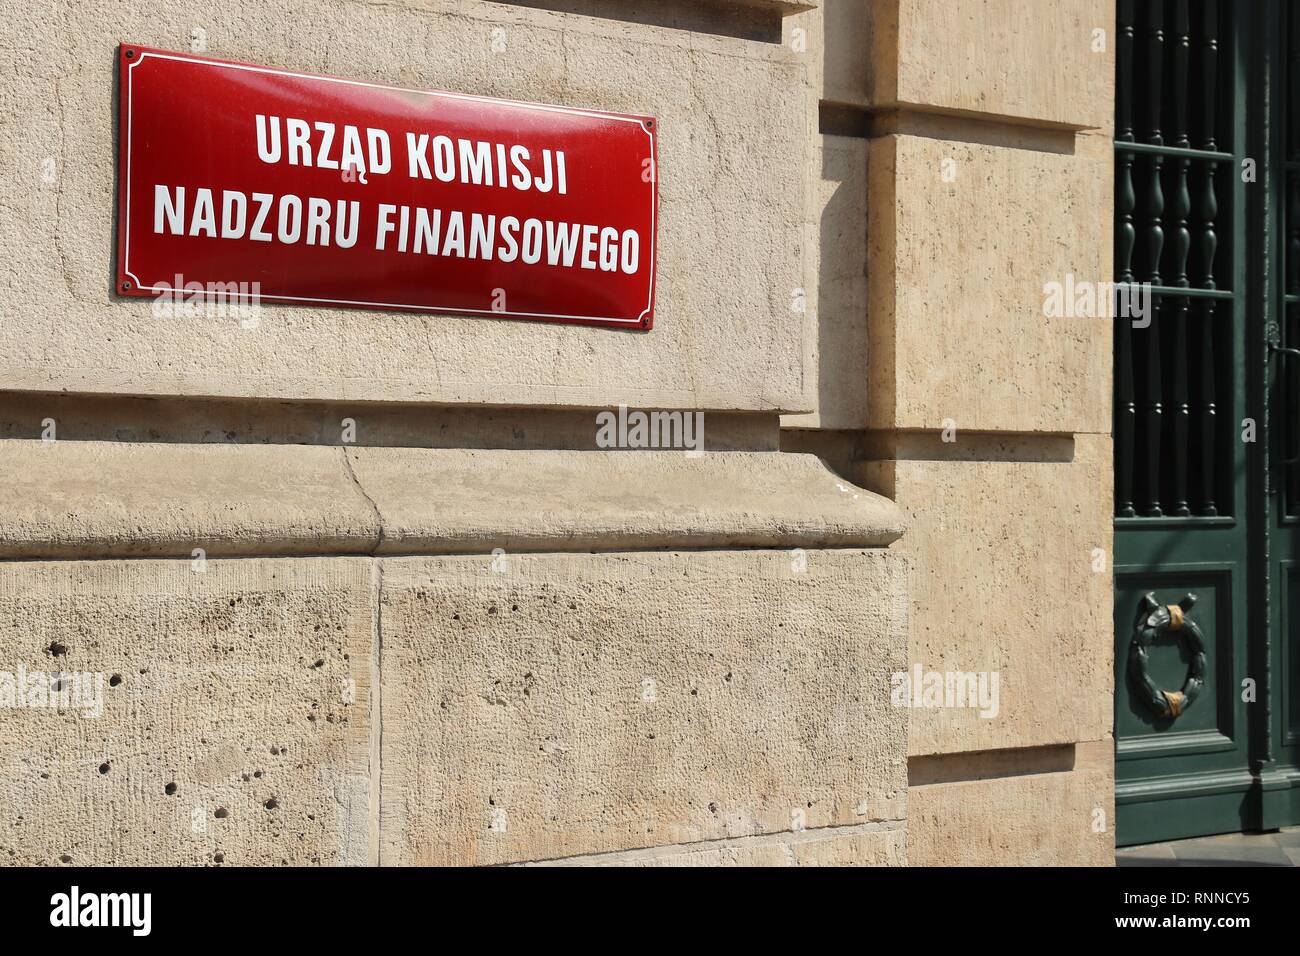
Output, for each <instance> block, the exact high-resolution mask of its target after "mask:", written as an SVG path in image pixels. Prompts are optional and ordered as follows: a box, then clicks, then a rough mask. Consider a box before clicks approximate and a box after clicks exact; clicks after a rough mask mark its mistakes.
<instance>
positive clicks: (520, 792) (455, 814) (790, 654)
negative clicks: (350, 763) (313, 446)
mask: <svg viewBox="0 0 1300 956" xmlns="http://www.w3.org/2000/svg"><path fill="white" fill-rule="evenodd" d="M382 565H383V576H382V582H383V583H382V595H381V606H380V620H381V628H382V631H383V635H384V637H383V648H384V649H383V662H384V663H383V675H384V678H383V687H382V692H381V700H382V713H383V728H384V730H383V770H382V780H383V785H382V792H383V807H382V819H381V834H380V839H381V847H380V854H381V860H382V862H383V863H385V864H390V863H391V864H405V863H421V864H424V863H439V864H467V863H482V864H489V863H511V862H523V861H529V860H553V859H559V858H563V857H570V856H576V855H582V854H594V853H607V852H615V851H620V850H627V849H634V848H643V847H656V846H665V845H680V844H689V843H696V842H700V841H707V840H720V839H732V838H739V837H752V836H757V835H761V834H772V833H780V832H784V831H793V830H798V829H801V828H804V827H806V828H807V829H809V830H813V829H817V828H821V827H827V826H844V825H851V824H861V823H871V822H881V821H886V820H895V821H896V820H898V819H901V816H902V813H903V802H902V800H901V795H902V794H903V793H904V792H905V787H904V777H905V773H906V767H905V761H904V758H903V752H904V749H905V736H906V714H905V713H900V712H899V711H897V710H894V709H893V708H892V707H891V706H890V703H889V693H888V689H889V684H888V676H889V673H890V672H891V671H892V670H893V669H894V668H895V667H896V666H897V665H898V663H899V662H900V661H901V660H902V655H903V637H902V628H903V627H904V624H905V622H904V621H903V615H904V603H903V588H904V570H905V568H904V564H903V562H902V561H901V560H900V559H899V558H898V557H896V556H894V555H892V554H891V553H890V552H888V551H883V550H877V551H866V552H863V551H809V552H806V553H804V554H800V555H793V556H792V555H791V554H789V553H782V552H770V551H769V552H749V551H731V552H697V553H680V552H676V553H674V552H640V553H621V554H603V555H535V556H529V555H523V556H510V558H509V560H508V562H507V563H506V564H505V565H504V566H498V567H497V568H496V569H495V570H494V569H493V566H492V565H491V563H490V562H488V561H486V560H484V559H483V558H480V557H472V556H471V557H454V556H453V557H443V558H394V559H384V560H383V561H382ZM800 568H802V569H803V570H799V569H800ZM809 852H813V851H809ZM814 855H815V854H814ZM832 856H833V854H832Z"/></svg>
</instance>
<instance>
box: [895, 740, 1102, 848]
mask: <svg viewBox="0 0 1300 956" xmlns="http://www.w3.org/2000/svg"><path fill="white" fill-rule="evenodd" d="M1113 788H1114V776H1113V773H1112V771H1111V769H1110V766H1109V764H1107V765H1105V766H1096V767H1089V768H1086V769H1076V770H1072V771H1067V772H1062V773H1044V774H1028V775H1025V776H1019V777H999V778H994V779H989V780H974V781H966V782H961V783H942V784H933V785H930V786H923V787H913V788H912V789H911V790H910V791H909V793H908V826H907V859H908V863H909V865H911V866H1113V865H1114V862H1115V826H1114V820H1115V814H1114V799H1113ZM1098 827H1101V828H1102V829H1100V830H1099V829H1098Z"/></svg>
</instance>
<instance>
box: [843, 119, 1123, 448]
mask: <svg viewBox="0 0 1300 956" xmlns="http://www.w3.org/2000/svg"><path fill="white" fill-rule="evenodd" d="M1075 142H1076V143H1077V147H1076V150H1075V152H1074V154H1073V155H1071V154H1057V153H1047V152H1042V151H1038V150H1030V149H1017V148H1011V147H1009V146H990V145H981V144H976V143H958V142H945V141H943V140H939V139H933V138H928V137H921V136H905V135H890V136H885V137H882V138H880V139H877V140H873V141H872V143H871V153H870V157H869V170H870V180H869V182H870V185H869V188H870V193H869V196H870V210H871V215H870V217H869V222H868V275H869V276H871V277H872V278H871V282H870V289H869V295H870V299H869V306H868V308H869V315H870V327H871V337H870V342H869V345H868V355H869V357H870V360H871V366H870V375H869V379H868V381H869V393H868V399H867V403H868V417H869V420H870V422H871V424H872V426H873V427H877V428H884V429H894V428H900V429H931V430H936V431H937V430H938V429H940V428H942V427H944V423H945V421H951V422H953V423H954V424H955V426H956V427H957V428H958V429H965V430H975V431H1023V432H1099V433H1108V432H1109V431H1110V421H1111V412H1110V401H1111V338H1112V335H1113V323H1112V321H1111V320H1110V319H1109V318H1107V317H1106V316H1105V314H1104V313H1103V314H1091V315H1084V316H1077V315H1071V314H1064V315H1059V316H1056V315H1052V316H1049V315H1048V314H1046V313H1047V311H1048V309H1047V296H1046V295H1045V291H1044V290H1045V287H1046V286H1047V285H1048V283H1053V282H1055V283H1058V284H1061V287H1062V288H1065V284H1066V283H1067V281H1069V282H1073V283H1075V284H1076V286H1077V284H1078V283H1080V282H1087V283H1091V284H1093V285H1092V287H1093V288H1094V289H1096V288H1099V284H1101V283H1106V284H1109V282H1110V279H1111V255H1112V253H1111V232H1110V226H1109V222H1110V220H1109V212H1108V210H1109V209H1110V208H1111V207H1110V203H1111V172H1110V163H1111V160H1110V146H1109V144H1108V143H1105V142H1102V141H1101V138H1100V137H1088V136H1080V137H1077V138H1076V140H1075ZM1081 221H1087V222H1092V223H1095V228H1093V229H1083V230H1081V229H1080V227H1079V223H1080V222H1081ZM1067 277H1072V278H1067ZM1103 300H1104V301H1108V299H1107V297H1105V296H1103ZM1071 301H1072V303H1074V302H1077V301H1078V300H1077V299H1076V298H1072V299H1071ZM1085 305H1086V303H1085ZM1075 311H1076V312H1077V311H1078V309H1076V310H1075ZM1084 311H1086V309H1085V310H1084Z"/></svg>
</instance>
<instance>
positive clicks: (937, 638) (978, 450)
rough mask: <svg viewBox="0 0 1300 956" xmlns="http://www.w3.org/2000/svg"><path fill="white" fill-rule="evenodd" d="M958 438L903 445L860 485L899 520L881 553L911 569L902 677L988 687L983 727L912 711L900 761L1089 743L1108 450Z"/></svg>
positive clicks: (1102, 714)
mask: <svg viewBox="0 0 1300 956" xmlns="http://www.w3.org/2000/svg"><path fill="white" fill-rule="evenodd" d="M957 439H958V440H957V441H956V442H955V443H953V444H951V445H944V444H941V443H940V442H938V441H937V440H936V441H934V442H930V443H928V444H923V443H921V442H914V443H912V444H910V445H909V444H906V443H904V444H902V445H901V446H900V450H899V451H898V452H897V453H898V454H899V455H900V459H901V460H894V461H889V462H877V463H871V464H868V465H866V466H865V467H864V468H863V474H862V477H863V480H864V481H865V482H866V483H867V484H868V486H869V487H875V488H877V489H878V490H881V491H884V492H885V493H889V491H890V489H892V491H893V494H894V495H895V496H896V498H897V501H898V504H899V506H900V507H901V508H902V509H903V510H904V511H905V512H906V513H907V515H908V517H909V520H910V525H909V530H908V533H907V534H906V535H904V536H903V538H902V539H900V540H899V542H898V543H897V544H896V545H895V546H894V547H895V548H896V549H898V550H900V551H902V552H903V553H904V554H908V555H911V556H912V564H913V573H912V582H911V584H912V587H911V607H912V610H911V615H910V621H911V638H910V645H909V668H914V667H915V666H916V665H918V664H919V665H921V668H922V673H923V674H927V673H930V672H938V673H944V674H946V673H948V672H965V673H976V674H978V673H988V674H993V673H996V674H997V676H998V706H997V712H996V714H995V715H993V716H990V717H982V716H980V712H979V710H978V709H975V708H970V707H954V706H945V707H941V708H932V707H921V708H914V709H913V710H912V712H911V741H910V749H909V753H911V754H913V755H919V754H934V753H952V752H956V751H981V750H994V749H1001V748H1008V747H1029V746H1038V745H1046V744H1057V743H1070V742H1073V741H1077V740H1095V739H1098V738H1100V737H1102V736H1104V735H1105V734H1107V733H1108V732H1109V731H1110V727H1111V722H1112V708H1111V703H1112V685H1113V683H1114V676H1113V666H1112V664H1113V656H1114V649H1113V644H1114V634H1113V626H1114V625H1113V622H1112V619H1111V605H1112V601H1113V598H1112V590H1111V588H1112V576H1111V554H1112V546H1111V542H1112V528H1111V500H1112V499H1111V442H1110V438H1109V437H1107V436H1101V435H1077V436H1075V438H1074V439H1073V440H1070V439H1068V438H1060V439H1057V440H1055V441H1054V442H1052V443H1050V444H1043V443H1042V442H1037V441H1032V442H1026V441H1023V440H1017V439H1014V438H997V437H988V438H986V439H984V440H982V441H981V440H977V439H976V438H974V437H972V438H969V439H964V438H963V437H962V435H961V433H960V432H958V434H957ZM948 449H955V451H948ZM967 454H969V456H970V457H969V458H968V459H966V458H965V455H967ZM940 455H954V456H961V457H954V458H947V459H941V458H940V457H939V456H940ZM903 456H908V457H903ZM981 458H983V459H990V458H993V459H1001V460H980V459H981ZM1035 459H1037V460H1035ZM1028 502H1038V503H1040V504H1039V506H1035V507H1027V503H1028ZM1095 551H1098V552H1099V553H1100V558H1099V559H1098V555H1097V553H1094V552H1095ZM1098 561H1099V562H1100V563H1099V564H1097V563H1096V562H1098ZM1098 567H1099V568H1100V570H1097V568H1098ZM990 686H991V685H990Z"/></svg>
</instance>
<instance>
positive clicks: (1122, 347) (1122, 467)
mask: <svg viewBox="0 0 1300 956" xmlns="http://www.w3.org/2000/svg"><path fill="white" fill-rule="evenodd" d="M1133 3H1134V0H1119V9H1118V19H1119V40H1118V43H1119V46H1118V50H1117V51H1116V56H1117V58H1118V67H1119V83H1118V84H1117V88H1116V91H1115V97H1116V111H1117V114H1118V115H1117V117H1116V120H1117V122H1116V124H1115V125H1116V137H1115V138H1116V139H1118V140H1120V141H1121V142H1125V143H1131V142H1133V141H1134V134H1133V42H1134V30H1133V26H1134V16H1133ZM1115 198H1116V200H1117V204H1118V210H1117V212H1118V220H1119V221H1118V222H1117V223H1116V224H1115V268H1116V273H1117V276H1118V278H1119V281H1120V282H1121V283H1122V284H1123V285H1125V286H1128V287H1130V292H1129V293H1127V295H1128V298H1127V300H1126V301H1128V302H1130V303H1131V302H1133V301H1134V299H1133V297H1132V295H1131V287H1132V284H1133V282H1134V280H1135V276H1134V274H1133V247H1134V246H1135V245H1136V244H1137V227H1136V226H1135V225H1134V223H1133V212H1134V210H1135V209H1136V208H1137V195H1136V194H1135V193H1134V192H1133V154H1132V153H1129V152H1121V153H1120V154H1119V168H1118V170H1117V171H1116V183H1115ZM1115 323H1116V324H1115V366H1116V368H1115V386H1116V393H1117V394H1116V401H1115V457H1116V464H1117V465H1118V467H1117V468H1116V469H1115V498H1116V503H1115V513H1116V514H1117V515H1119V516H1120V517H1121V518H1132V517H1134V516H1135V515H1136V514H1137V511H1136V509H1135V508H1134V507H1133V455H1134V443H1135V439H1136V434H1137V401H1136V398H1135V395H1134V390H1133V321H1132V319H1131V318H1130V317H1129V316H1127V315H1118V314H1116V316H1115Z"/></svg>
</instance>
